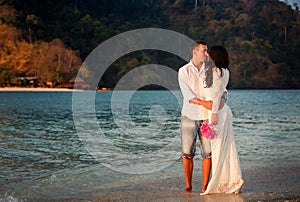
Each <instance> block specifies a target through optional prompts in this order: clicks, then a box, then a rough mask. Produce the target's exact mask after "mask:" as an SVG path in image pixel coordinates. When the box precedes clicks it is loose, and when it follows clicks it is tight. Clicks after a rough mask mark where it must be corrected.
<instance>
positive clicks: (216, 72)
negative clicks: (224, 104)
mask: <svg viewBox="0 0 300 202" xmlns="http://www.w3.org/2000/svg"><path fill="white" fill-rule="evenodd" d="M222 94H223V90H222V77H221V70H220V69H218V68H214V69H213V95H212V100H213V105H212V110H211V111H212V114H211V118H210V122H211V123H212V124H217V123H218V110H219V108H220V107H221V106H220V104H221V103H220V102H221V96H222Z"/></svg>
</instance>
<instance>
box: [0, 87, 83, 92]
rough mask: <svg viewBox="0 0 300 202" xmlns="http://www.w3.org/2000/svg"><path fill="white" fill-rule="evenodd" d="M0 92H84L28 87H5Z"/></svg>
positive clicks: (68, 89)
mask: <svg viewBox="0 0 300 202" xmlns="http://www.w3.org/2000/svg"><path fill="white" fill-rule="evenodd" d="M0 91H18V92H24V91H29V92H73V91H83V90H80V89H70V88H41V87H37V88H27V87H24V88H23V87H4V88H0Z"/></svg>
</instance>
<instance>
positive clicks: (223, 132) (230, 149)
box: [178, 40, 244, 194]
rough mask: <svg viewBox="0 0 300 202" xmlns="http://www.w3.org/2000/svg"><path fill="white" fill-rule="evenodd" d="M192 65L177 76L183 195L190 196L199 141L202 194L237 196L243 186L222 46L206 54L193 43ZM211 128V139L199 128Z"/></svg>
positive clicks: (204, 48) (201, 45)
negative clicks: (228, 100)
mask: <svg viewBox="0 0 300 202" xmlns="http://www.w3.org/2000/svg"><path fill="white" fill-rule="evenodd" d="M191 54H192V59H191V61H190V62H189V63H188V64H186V65H184V66H183V67H181V68H180V69H179V72H178V81H179V86H180V89H181V92H182V95H183V107H182V111H181V114H182V117H181V133H182V134H181V135H182V161H183V170H184V176H185V182H186V188H185V189H184V191H183V193H189V192H192V174H193V169H194V161H193V158H194V156H195V151H196V141H197V139H198V138H199V140H200V149H201V157H202V175H203V184H202V193H201V194H213V193H239V192H241V189H242V187H243V185H244V181H243V179H242V174H241V168H240V164H239V159H238V155H237V151H236V146H235V141H234V136H233V129H232V113H231V110H230V108H229V107H228V106H227V104H226V96H227V90H226V86H227V84H228V81H229V70H228V65H229V57H228V53H227V51H226V49H225V48H224V47H222V46H213V47H211V48H210V49H209V50H208V48H207V45H206V43H205V42H203V41H201V40H196V41H195V43H194V44H193V45H192V47H191ZM207 123H209V125H212V126H214V127H213V128H214V130H215V131H216V136H215V137H214V138H213V139H209V138H207V137H206V136H205V135H204V134H201V130H200V128H201V126H203V125H205V124H207Z"/></svg>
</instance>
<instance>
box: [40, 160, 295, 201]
mask: <svg viewBox="0 0 300 202" xmlns="http://www.w3.org/2000/svg"><path fill="white" fill-rule="evenodd" d="M287 171H288V172H287ZM196 172H199V171H195V173H194V179H193V192H192V193H190V194H181V191H182V190H183V188H184V177H183V176H182V173H178V177H171V178H167V179H163V180H162V179H161V180H160V179H159V174H158V178H157V179H151V180H149V181H148V182H143V183H135V184H128V183H120V184H115V185H113V186H109V187H107V188H103V187H102V188H99V189H98V190H97V191H96V192H92V193H78V194H74V195H72V196H70V195H69V196H67V197H64V196H59V197H57V196H56V197H55V198H54V199H53V200H52V199H51V201H95V202H96V201H128V202H129V201H130V202H131V201H166V202H173V201H182V202H194V201H195V202H196V201H204V202H227V201H232V202H243V201H282V202H298V201H300V189H299V188H300V182H299V177H300V166H299V164H297V163H296V164H295V163H291V164H289V165H284V164H279V165H277V166H276V167H261V168H253V169H247V170H244V171H243V176H244V180H245V187H244V189H243V193H241V194H212V195H206V196H200V191H199V190H200V189H201V183H202V182H201V175H200V173H196ZM36 200H39V199H36Z"/></svg>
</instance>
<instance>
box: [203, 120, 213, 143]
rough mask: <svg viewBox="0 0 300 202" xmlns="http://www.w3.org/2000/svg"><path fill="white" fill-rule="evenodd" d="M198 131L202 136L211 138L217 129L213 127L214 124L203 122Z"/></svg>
mask: <svg viewBox="0 0 300 202" xmlns="http://www.w3.org/2000/svg"><path fill="white" fill-rule="evenodd" d="M200 132H201V134H202V136H203V137H205V138H207V139H209V140H212V139H214V138H215V137H216V136H217V131H216V130H215V128H214V124H212V123H208V122H203V123H202V124H201V127H200Z"/></svg>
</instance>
